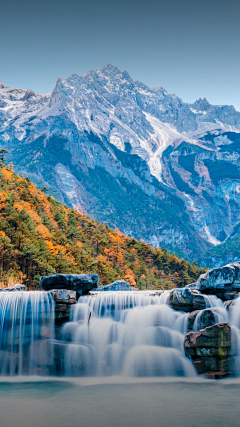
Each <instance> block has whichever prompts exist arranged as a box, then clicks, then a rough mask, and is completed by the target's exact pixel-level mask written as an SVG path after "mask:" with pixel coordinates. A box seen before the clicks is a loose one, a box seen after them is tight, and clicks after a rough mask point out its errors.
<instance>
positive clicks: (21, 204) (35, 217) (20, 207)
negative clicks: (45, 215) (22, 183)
mask: <svg viewBox="0 0 240 427" xmlns="http://www.w3.org/2000/svg"><path fill="white" fill-rule="evenodd" d="M13 207H14V209H16V210H17V211H18V212H21V211H22V210H23V209H24V210H25V211H26V212H27V214H28V215H29V216H30V217H31V218H32V220H33V222H35V223H37V224H41V222H42V218H40V216H39V215H38V214H37V212H36V211H34V210H33V209H32V206H31V205H30V203H29V202H25V201H24V200H22V201H21V202H16V203H14V205H13Z"/></svg>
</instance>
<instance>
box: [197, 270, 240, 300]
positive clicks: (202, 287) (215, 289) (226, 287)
mask: <svg viewBox="0 0 240 427" xmlns="http://www.w3.org/2000/svg"><path fill="white" fill-rule="evenodd" d="M194 285H195V287H196V289H198V290H199V291H200V292H203V293H204V294H212V295H216V296H217V297H218V298H221V299H222V300H223V301H227V300H231V299H233V298H234V297H235V296H236V295H237V294H238V293H239V292H240V262H234V263H232V264H227V265H225V266H224V267H219V268H214V269H213V270H209V271H207V272H206V273H204V274H202V275H201V276H200V277H199V279H198V280H197V282H196V284H194Z"/></svg>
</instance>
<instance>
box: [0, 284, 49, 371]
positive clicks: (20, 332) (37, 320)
mask: <svg viewBox="0 0 240 427" xmlns="http://www.w3.org/2000/svg"><path fill="white" fill-rule="evenodd" d="M53 328H54V306H53V301H52V298H51V295H50V294H48V293H47V292H40V291H34V292H14V293H13V292H1V293H0V374H1V375H35V374H40V375H49V374H51V370H52V364H53V363H52V349H51V344H50V343H51V338H52V337H53V331H54V329H53Z"/></svg>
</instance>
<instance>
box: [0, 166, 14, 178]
mask: <svg viewBox="0 0 240 427" xmlns="http://www.w3.org/2000/svg"><path fill="white" fill-rule="evenodd" d="M2 173H3V175H4V176H5V178H7V179H8V180H9V181H12V176H13V172H12V171H11V170H9V169H7V168H5V167H3V168H2Z"/></svg>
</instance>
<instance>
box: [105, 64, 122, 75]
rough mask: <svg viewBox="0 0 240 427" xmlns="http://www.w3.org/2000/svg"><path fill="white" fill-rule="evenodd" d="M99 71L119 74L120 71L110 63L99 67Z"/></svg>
mask: <svg viewBox="0 0 240 427" xmlns="http://www.w3.org/2000/svg"><path fill="white" fill-rule="evenodd" d="M100 71H101V72H102V73H103V74H113V73H114V74H121V71H120V70H119V68H117V67H115V65H112V64H110V63H109V64H106V65H104V67H102V68H101V69H100Z"/></svg>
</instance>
